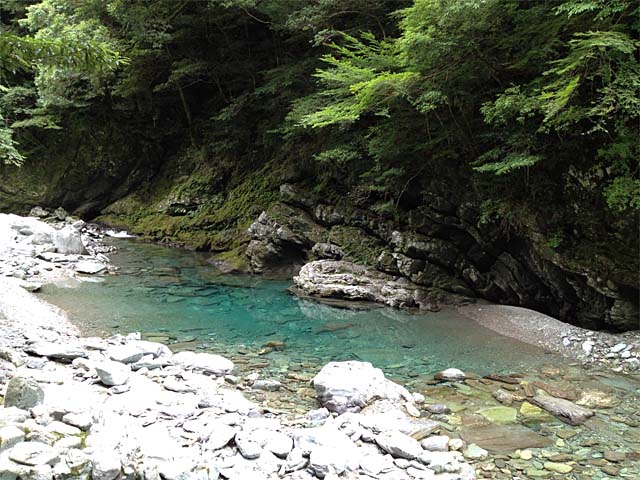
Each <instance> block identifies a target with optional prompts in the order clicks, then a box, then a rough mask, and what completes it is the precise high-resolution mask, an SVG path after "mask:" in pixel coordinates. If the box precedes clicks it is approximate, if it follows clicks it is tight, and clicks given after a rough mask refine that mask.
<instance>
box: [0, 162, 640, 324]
mask: <svg viewBox="0 0 640 480" xmlns="http://www.w3.org/2000/svg"><path fill="white" fill-rule="evenodd" d="M60 166H63V164H62V163H59V164H56V163H51V164H48V165H41V166H40V167H38V165H34V164H28V165H26V166H25V167H23V169H22V170H21V171H20V172H19V173H20V175H17V172H16V171H15V170H11V169H8V170H5V171H4V172H2V182H1V185H2V188H1V190H2V192H3V193H2V195H1V196H0V208H1V210H3V211H14V212H18V213H21V212H22V213H23V212H25V211H27V210H28V209H29V208H30V207H32V206H34V205H43V206H47V207H56V206H58V205H62V206H64V207H65V208H67V209H69V210H71V211H74V212H75V213H77V214H80V215H83V216H85V217H87V218H95V217H96V216H98V219H99V220H102V221H105V222H107V223H112V224H116V225H121V226H124V227H126V228H128V229H130V230H131V231H133V232H134V233H137V234H140V235H145V236H148V237H150V238H152V239H154V240H157V241H161V242H165V243H170V244H178V245H181V246H185V247H189V248H197V249H200V250H206V251H211V252H212V253H213V257H212V262H214V263H216V264H217V265H219V266H221V267H223V268H225V269H227V270H229V271H243V272H252V273H256V274H267V275H269V274H270V275H280V276H288V277H290V276H292V275H294V274H296V273H297V271H298V270H299V268H300V267H301V266H302V265H303V264H304V263H306V262H307V261H310V260H313V259H315V258H344V259H346V260H350V261H354V262H356V263H361V264H365V265H368V266H370V267H374V268H376V269H377V270H379V271H381V272H384V273H387V274H391V275H393V276H397V277H404V278H406V279H408V280H410V281H411V282H412V283H414V284H416V285H419V286H420V287H423V288H425V289H427V290H428V291H431V292H432V293H433V299H435V302H436V303H438V302H440V303H443V302H445V303H446V302H447V301H449V300H452V299H453V300H455V299H456V298H459V297H460V296H468V297H481V298H484V299H487V300H489V301H493V302H497V303H503V304H509V305H518V306H523V307H527V308H531V309H534V310H538V311H540V312H543V313H546V314H549V315H551V316H554V317H557V318H559V319H562V320H564V321H567V322H569V323H573V324H577V325H581V326H587V327H591V328H597V329H611V330H629V329H637V328H639V327H640V325H639V323H638V322H639V317H640V312H639V308H638V298H639V287H638V268H637V263H636V262H637V258H634V257H635V255H634V252H636V253H637V251H638V250H637V236H636V237H634V236H633V232H634V231H637V230H634V229H636V228H637V226H636V225H637V223H636V222H637V219H636V218H630V219H629V220H628V224H626V225H624V226H623V227H624V228H623V229H621V230H618V231H614V232H610V233H609V235H608V236H607V237H602V236H599V235H601V234H600V232H596V231H591V232H587V234H584V233H581V232H578V233H576V232H569V233H568V234H565V237H563V238H562V242H561V244H560V245H558V242H559V240H558V239H557V234H556V235H554V236H552V235H550V234H549V233H548V232H545V227H544V225H540V223H539V220H536V218H535V217H534V216H531V217H525V216H524V214H522V212H520V214H521V215H523V216H522V218H520V226H521V228H519V229H518V231H514V230H513V229H507V228H505V227H504V225H503V223H502V222H501V221H500V219H499V218H493V217H491V216H487V215H486V214H485V213H483V211H482V209H481V208H480V205H479V202H478V200H477V199H476V198H474V195H473V194H472V193H470V192H464V190H461V189H456V191H455V192H453V191H452V192H450V193H448V194H447V193H442V192H443V191H446V190H445V189H444V188H439V189H434V190H436V191H431V192H427V194H426V195H424V196H423V197H422V198H423V200H422V201H421V202H420V203H419V204H417V205H414V206H413V207H412V208H409V209H401V210H399V212H397V213H396V214H394V215H393V216H390V215H382V214H380V213H376V212H375V211H373V209H372V208H371V205H370V204H368V203H367V201H366V200H362V199H355V198H352V197H351V196H349V195H344V196H339V195H331V194H327V193H326V190H325V192H323V193H322V194H312V193H311V190H310V189H309V188H307V187H300V186H297V185H294V184H291V183H287V180H291V179H294V180H300V177H297V178H296V176H295V175H292V174H291V172H288V171H284V170H282V169H279V168H278V167H277V166H274V165H267V166H264V167H260V168H258V169H256V170H255V171H250V170H249V171H230V170H225V169H223V168H216V166H215V165H211V164H206V163H203V162H199V161H197V160H193V159H191V160H185V159H184V158H183V159H176V157H174V158H172V159H170V160H168V161H166V162H164V163H161V164H160V166H159V167H158V168H157V170H154V168H153V167H151V166H150V163H147V164H146V166H145V164H144V163H143V164H141V163H140V162H139V161H135V162H132V163H129V164H123V165H121V166H119V167H118V168H117V169H115V170H114V171H113V173H111V174H109V175H100V174H99V172H97V171H96V170H94V169H91V168H87V166H86V165H85V166H80V167H78V166H76V167H75V170H74V173H73V175H71V174H70V172H69V171H67V170H64V169H62V171H58V170H57V168H60ZM306 184H307V185H308V184H309V181H308V180H307V182H306ZM441 187H446V185H442V186H441ZM460 192H463V193H460ZM329 198H331V199H332V200H329ZM625 235H626V236H625ZM634 245H635V246H634Z"/></svg>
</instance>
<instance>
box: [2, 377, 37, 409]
mask: <svg viewBox="0 0 640 480" xmlns="http://www.w3.org/2000/svg"><path fill="white" fill-rule="evenodd" d="M43 400H44V391H43V390H42V388H40V385H38V382H36V381H35V380H34V379H33V378H29V377H19V376H16V377H13V378H12V379H11V380H10V381H9V385H7V392H6V393H5V396H4V406H5V407H17V408H21V409H22V410H29V409H30V408H33V407H35V406H36V405H39V404H41V403H42V401H43Z"/></svg>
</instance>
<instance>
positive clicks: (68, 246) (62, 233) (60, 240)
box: [53, 225, 87, 255]
mask: <svg viewBox="0 0 640 480" xmlns="http://www.w3.org/2000/svg"><path fill="white" fill-rule="evenodd" d="M53 244H54V245H55V247H56V250H57V251H58V253H64V254H69V255H84V254H85V253H87V250H86V248H85V247H84V243H82V236H81V235H80V232H79V231H78V230H77V229H76V228H74V227H72V226H71V225H69V226H66V227H64V228H63V229H61V230H58V231H56V232H55V233H54V234H53Z"/></svg>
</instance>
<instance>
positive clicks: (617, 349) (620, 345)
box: [609, 343, 627, 353]
mask: <svg viewBox="0 0 640 480" xmlns="http://www.w3.org/2000/svg"><path fill="white" fill-rule="evenodd" d="M625 348H627V344H626V343H616V344H615V345H614V346H613V347H611V348H610V349H609V351H610V352H611V353H619V352H621V351H622V350H624V349H625Z"/></svg>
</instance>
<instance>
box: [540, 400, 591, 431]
mask: <svg viewBox="0 0 640 480" xmlns="http://www.w3.org/2000/svg"><path fill="white" fill-rule="evenodd" d="M531 403H533V404H534V405H537V406H539V407H540V408H543V409H544V410H546V411H548V412H549V413H551V414H552V415H555V416H556V417H558V418H559V419H560V420H562V421H563V422H566V423H568V424H569V425H580V424H582V423H584V422H585V421H586V420H587V419H589V418H590V417H592V416H593V415H594V413H593V412H592V411H591V410H587V409H586V408H583V407H581V406H579V405H576V404H575V403H573V402H571V401H569V400H565V399H563V398H555V397H550V396H548V395H536V396H535V397H533V398H532V399H531Z"/></svg>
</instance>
